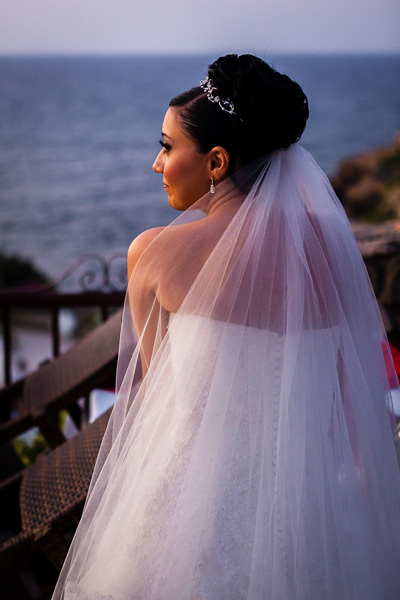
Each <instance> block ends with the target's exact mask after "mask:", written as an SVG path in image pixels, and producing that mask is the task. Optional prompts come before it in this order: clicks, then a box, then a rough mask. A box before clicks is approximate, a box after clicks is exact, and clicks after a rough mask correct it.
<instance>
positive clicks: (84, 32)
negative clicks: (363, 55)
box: [0, 0, 400, 55]
mask: <svg viewBox="0 0 400 600" xmlns="http://www.w3.org/2000/svg"><path fill="white" fill-rule="evenodd" d="M215 51H227V52H229V51H236V52H244V51H253V52H258V53H260V54H262V55H265V54H268V53H274V52H276V53H279V52H325V53H332V52H356V53H358V52H400V2H399V0H242V1H240V2H238V1H237V0H235V1H231V0H1V2H0V54H32V53H33V54H110V53H123V54H131V53H210V52H215Z"/></svg>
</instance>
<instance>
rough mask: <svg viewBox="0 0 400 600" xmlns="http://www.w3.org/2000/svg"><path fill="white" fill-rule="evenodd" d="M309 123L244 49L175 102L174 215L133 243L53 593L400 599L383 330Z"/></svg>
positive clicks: (239, 599) (167, 151)
mask: <svg viewBox="0 0 400 600" xmlns="http://www.w3.org/2000/svg"><path fill="white" fill-rule="evenodd" d="M307 118H308V104H307V99H306V97H305V95H304V93H303V92H302V90H301V88H300V86H299V85H298V84H297V83H295V82H293V81H292V80H290V79H289V78H288V77H287V76H286V75H283V74H280V73H278V72H276V71H275V70H274V69H272V68H271V67H270V66H268V65H267V64H266V63H265V62H263V61H262V60H261V59H258V58H256V57H254V56H251V55H243V56H237V55H228V56H224V57H222V58H219V59H218V60H217V61H215V62H214V63H213V64H212V65H211V66H210V67H209V69H208V75H207V77H206V78H205V80H204V81H202V82H201V83H200V86H199V87H195V88H193V89H191V90H188V91H187V92H184V93H183V94H180V95H179V96H177V97H176V98H174V99H173V100H172V101H171V102H170V106H169V108H168V110H167V112H166V115H165V118H164V122H163V125H162V139H161V141H160V143H161V146H162V148H161V151H160V153H159V154H158V156H157V158H156V160H155V162H154V165H153V169H154V171H155V172H156V173H159V174H161V175H162V178H163V185H164V189H165V191H166V193H167V196H168V202H169V203H170V205H171V206H173V207H174V208H175V209H177V210H179V211H182V212H181V214H180V216H179V217H178V218H177V219H176V220H175V221H174V222H173V223H172V224H171V225H170V226H168V227H165V228H156V229H151V230H149V231H146V232H144V233H143V234H141V235H140V236H139V237H138V238H136V239H135V240H134V241H133V243H132V245H131V247H130V249H129V255H128V268H129V274H130V279H129V289H128V293H127V300H126V306H125V311H124V322H123V327H122V332H121V343H120V359H119V366H118V374H117V379H118V387H119V392H118V397H117V400H116V403H115V407H114V410H113V414H112V417H111V420H110V423H109V426H108V429H107V432H106V435H105V437H104V440H103V444H102V447H101V450H100V453H99V457H98V460H97V464H96V468H95V471H94V474H93V479H92V483H91V486H90V489H89V494H88V498H87V502H86V506H85V509H84V512H83V516H82V520H81V523H80V525H79V527H78V529H77V532H76V535H75V538H74V540H73V543H72V545H71V549H70V552H69V554H68V557H67V559H66V562H65V565H64V567H63V570H62V572H61V575H60V579H59V582H58V584H57V587H56V590H55V593H54V596H53V597H54V598H60V599H61V598H64V599H66V600H78V599H79V600H89V599H90V600H94V599H96V600H106V599H107V600H128V599H130V600H145V599H146V600H148V599H152V600H245V599H246V600H321V599H326V600H339V599H340V600H359V599H360V598H363V600H365V599H368V600H378V599H379V600H394V599H397V598H399V597H400V570H399V568H398V564H399V559H400V476H399V469H398V465H397V462H396V457H395V451H394V445H393V439H392V433H391V425H392V424H393V423H392V421H391V412H390V393H389V384H388V379H387V375H386V369H385V354H386V353H387V342H386V339H385V336H384V331H383V328H382V325H381V322H380V318H379V315H378V311H377V307H376V303H375V300H374V297H373V293H372V290H371V286H370V283H369V281H368V278H367V275H366V271H365V268H364V266H363V262H362V259H361V257H360V254H359V252H358V250H357V246H356V243H355V241H354V238H353V235H352V232H351V228H350V225H349V223H348V221H347V219H346V216H345V214H344V212H343V209H342V207H341V205H340V203H339V201H338V199H337V198H336V196H335V195H334V193H333V190H332V188H331V186H330V184H329V182H328V180H327V178H326V177H325V175H324V174H323V173H322V172H321V171H320V169H319V167H318V166H317V165H316V163H315V162H314V160H313V159H312V157H311V156H310V155H309V154H308V153H307V152H306V151H305V150H304V149H302V148H301V147H300V146H299V145H298V143H297V142H298V140H299V138H300V137H301V134H302V132H303V130H304V127H305V124H306V121H307ZM135 339H137V340H138V342H137V343H136V342H135ZM138 369H141V371H142V375H143V379H142V383H141V385H140V387H139V389H138V391H137V393H136V394H135V393H134V390H135V389H136V388H135V387H134V386H133V381H134V378H135V373H136V371H137V370H138Z"/></svg>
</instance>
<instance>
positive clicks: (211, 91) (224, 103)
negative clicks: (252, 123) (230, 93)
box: [200, 75, 243, 121]
mask: <svg viewBox="0 0 400 600" xmlns="http://www.w3.org/2000/svg"><path fill="white" fill-rule="evenodd" d="M200 87H201V89H202V90H203V91H204V92H205V93H206V94H207V98H208V100H209V101H210V102H217V103H218V106H219V107H220V109H221V110H223V111H224V112H227V113H229V114H230V115H236V116H237V117H238V119H239V120H240V121H243V119H241V118H240V117H239V116H238V114H237V113H236V112H235V106H234V104H233V102H232V100H231V99H230V98H226V99H225V100H223V99H222V98H220V97H219V96H218V94H217V88H216V87H215V86H214V85H213V83H212V80H211V79H210V78H209V76H208V75H207V77H206V78H205V79H202V81H200Z"/></svg>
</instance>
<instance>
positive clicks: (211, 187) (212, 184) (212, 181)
mask: <svg viewBox="0 0 400 600" xmlns="http://www.w3.org/2000/svg"><path fill="white" fill-rule="evenodd" d="M210 193H211V194H215V185H214V177H213V176H212V175H211V185H210Z"/></svg>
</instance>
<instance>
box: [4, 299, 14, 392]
mask: <svg viewBox="0 0 400 600" xmlns="http://www.w3.org/2000/svg"><path fill="white" fill-rule="evenodd" d="M10 318H11V315H10V308H9V307H8V306H3V344H4V348H3V352H4V383H5V385H9V384H10V383H11V342H12V340H11V325H10Z"/></svg>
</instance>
